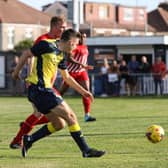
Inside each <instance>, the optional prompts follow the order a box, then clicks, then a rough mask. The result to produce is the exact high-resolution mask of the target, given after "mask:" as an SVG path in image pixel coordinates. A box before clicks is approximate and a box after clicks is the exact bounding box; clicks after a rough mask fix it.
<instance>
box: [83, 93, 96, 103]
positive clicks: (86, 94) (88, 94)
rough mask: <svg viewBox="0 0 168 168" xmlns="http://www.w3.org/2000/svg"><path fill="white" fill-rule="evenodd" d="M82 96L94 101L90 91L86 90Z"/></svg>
mask: <svg viewBox="0 0 168 168" xmlns="http://www.w3.org/2000/svg"><path fill="white" fill-rule="evenodd" d="M83 96H84V97H86V98H90V100H91V101H92V102H93V101H94V97H93V95H92V93H91V92H89V91H86V92H85V93H84V94H83Z"/></svg>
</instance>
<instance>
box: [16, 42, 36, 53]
mask: <svg viewBox="0 0 168 168" xmlns="http://www.w3.org/2000/svg"><path fill="white" fill-rule="evenodd" d="M32 46H33V40H32V39H25V40H22V41H20V42H19V43H18V44H16V45H15V46H14V50H15V51H16V52H18V53H20V52H22V51H23V50H25V49H28V48H30V47H32Z"/></svg>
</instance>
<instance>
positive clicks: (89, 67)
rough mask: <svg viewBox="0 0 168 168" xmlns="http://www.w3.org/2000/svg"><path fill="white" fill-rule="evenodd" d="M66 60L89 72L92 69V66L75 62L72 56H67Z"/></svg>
mask: <svg viewBox="0 0 168 168" xmlns="http://www.w3.org/2000/svg"><path fill="white" fill-rule="evenodd" d="M67 60H68V62H72V63H73V64H78V65H80V66H82V68H85V69H90V70H92V69H93V66H92V65H88V64H82V63H80V62H79V61H77V60H75V59H74V57H73V54H68V56H67Z"/></svg>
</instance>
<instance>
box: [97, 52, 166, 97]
mask: <svg viewBox="0 0 168 168" xmlns="http://www.w3.org/2000/svg"><path fill="white" fill-rule="evenodd" d="M166 73H167V70H166V64H165V63H164V62H163V61H162V57H160V56H158V57H156V58H155V61H154V63H153V64H150V63H149V62H148V60H147V57H146V56H142V57H141V60H140V61H137V58H136V56H135V55H132V56H131V59H130V60H129V61H127V62H126V60H124V58H123V56H122V55H120V56H119V59H118V60H115V59H113V60H112V61H111V63H108V59H107V58H104V60H103V63H102V64H101V66H100V73H99V75H98V76H97V79H98V80H99V86H101V89H99V91H98V90H96V88H95V93H96V94H97V95H100V96H102V97H103V96H104V97H105V96H109V95H110V96H120V95H121V94H123V93H121V92H122V91H121V89H122V87H124V90H125V94H126V95H130V96H135V95H136V94H137V93H138V94H140V95H142V96H143V95H147V94H149V93H148V89H149V83H150V81H151V79H152V82H153V84H154V94H155V95H163V90H164V79H165V77H166ZM95 82H96V80H95Z"/></svg>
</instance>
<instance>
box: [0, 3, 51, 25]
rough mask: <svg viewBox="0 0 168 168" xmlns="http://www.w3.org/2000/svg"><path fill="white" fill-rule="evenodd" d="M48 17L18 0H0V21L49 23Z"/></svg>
mask: <svg viewBox="0 0 168 168" xmlns="http://www.w3.org/2000/svg"><path fill="white" fill-rule="evenodd" d="M50 18H51V17H50V16H49V15H47V14H45V13H43V12H41V11H38V10H36V9H34V8H32V7H30V6H27V5H25V4H24V3H22V2H20V1H18V0H0V23H20V24H42V25H49V21H50Z"/></svg>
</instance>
